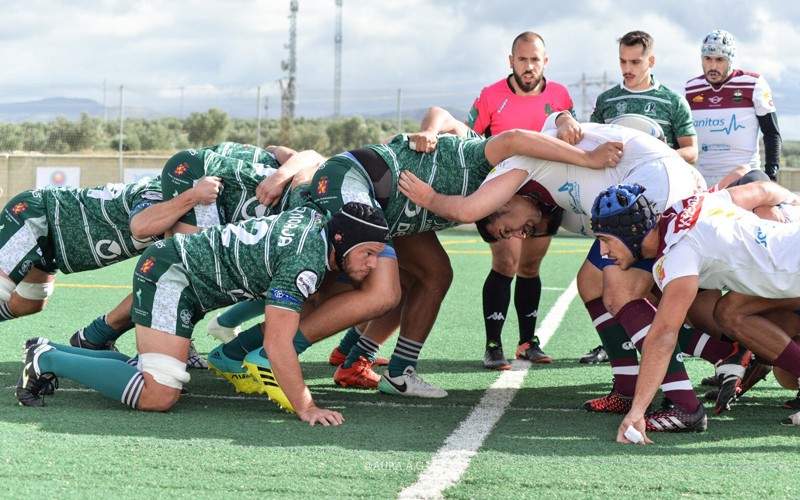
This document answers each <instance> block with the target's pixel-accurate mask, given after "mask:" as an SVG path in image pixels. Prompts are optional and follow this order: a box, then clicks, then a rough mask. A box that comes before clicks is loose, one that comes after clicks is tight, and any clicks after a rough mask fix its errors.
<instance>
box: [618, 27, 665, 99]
mask: <svg viewBox="0 0 800 500" xmlns="http://www.w3.org/2000/svg"><path fill="white" fill-rule="evenodd" d="M617 42H618V43H619V68H620V69H621V70H622V78H623V79H624V81H625V87H626V88H628V89H630V90H644V89H647V88H648V87H650V72H651V71H652V69H653V66H654V65H655V63H656V56H655V54H653V51H654V48H655V42H654V41H653V37H652V36H650V35H649V34H647V33H645V32H644V31H631V32H629V33H625V34H624V35H623V36H622V37H620V38H618V39H617Z"/></svg>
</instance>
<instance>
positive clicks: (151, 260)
mask: <svg viewBox="0 0 800 500" xmlns="http://www.w3.org/2000/svg"><path fill="white" fill-rule="evenodd" d="M155 263H156V258H155V257H148V258H147V260H146V261H144V264H142V267H140V268H139V271H140V272H141V273H142V274H147V273H149V272H150V269H152V268H153V266H154V265H155Z"/></svg>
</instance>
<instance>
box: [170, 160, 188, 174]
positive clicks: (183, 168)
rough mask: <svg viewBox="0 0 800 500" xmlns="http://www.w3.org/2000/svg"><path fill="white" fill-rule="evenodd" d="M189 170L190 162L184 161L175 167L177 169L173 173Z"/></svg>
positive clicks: (182, 172)
mask: <svg viewBox="0 0 800 500" xmlns="http://www.w3.org/2000/svg"><path fill="white" fill-rule="evenodd" d="M187 170H189V164H188V163H186V162H183V163H181V164H180V165H178V166H177V167H175V170H173V173H174V174H175V175H183V174H184V173H185V172H186V171H187Z"/></svg>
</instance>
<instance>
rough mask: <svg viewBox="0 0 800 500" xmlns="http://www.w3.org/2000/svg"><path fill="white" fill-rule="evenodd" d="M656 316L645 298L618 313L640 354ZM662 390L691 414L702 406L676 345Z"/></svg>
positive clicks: (629, 303) (628, 304)
mask: <svg viewBox="0 0 800 500" xmlns="http://www.w3.org/2000/svg"><path fill="white" fill-rule="evenodd" d="M655 317H656V308H655V307H653V305H652V304H650V302H648V301H647V300H645V299H637V300H632V301H630V302H628V303H627V304H625V305H624V306H622V308H621V309H620V310H619V312H618V313H617V318H618V319H619V322H620V324H621V325H622V326H623V328H625V331H626V332H627V333H628V335H629V336H630V339H631V341H632V342H633V344H634V345H635V346H636V349H638V350H639V351H641V350H642V344H643V343H644V339H645V337H646V336H647V332H648V331H649V330H650V326H651V325H652V324H653V319H655ZM661 390H662V392H663V393H664V396H666V397H667V398H669V399H670V401H672V402H673V403H675V405H677V406H678V407H680V408H681V409H682V410H683V411H686V412H688V413H694V412H695V411H696V410H697V406H698V405H699V404H700V400H698V399H697V396H696V395H695V393H694V389H692V383H691V381H690V380H689V374H688V373H686V367H685V366H684V365H683V354H682V353H681V349H680V347H679V346H678V345H677V343H676V345H675V349H674V351H673V352H672V356H671V357H670V361H669V366H668V367H667V373H666V375H665V376H664V380H663V381H662V383H661Z"/></svg>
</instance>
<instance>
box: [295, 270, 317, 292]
mask: <svg viewBox="0 0 800 500" xmlns="http://www.w3.org/2000/svg"><path fill="white" fill-rule="evenodd" d="M318 281H319V276H317V273H315V272H314V271H310V270H308V269H306V270H303V271H301V272H300V274H298V275H297V278H296V279H295V280H294V284H295V286H296V287H297V291H299V292H300V293H301V294H302V295H303V297H306V298H308V296H309V295H311V294H313V293H314V292H316V291H317V282H318Z"/></svg>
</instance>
